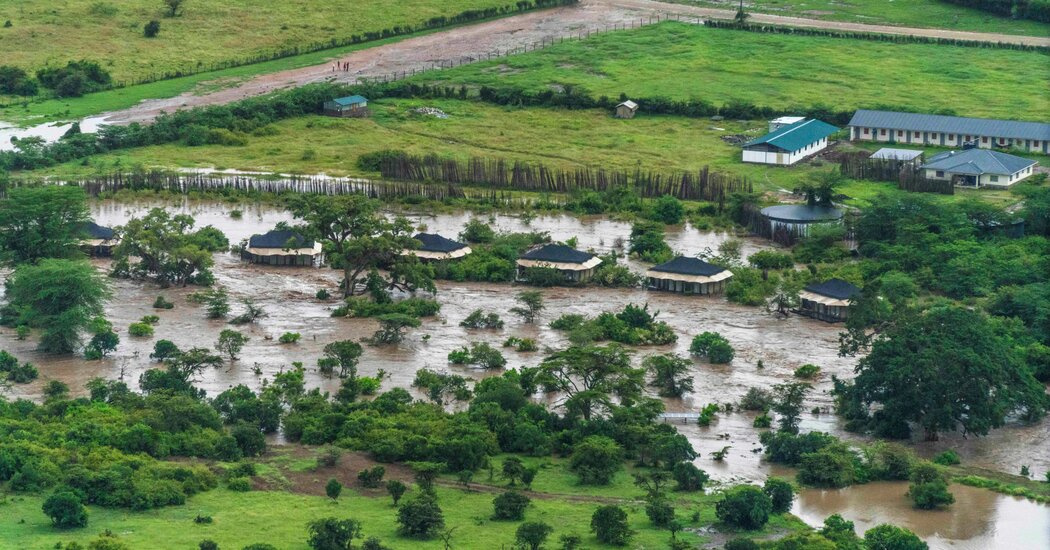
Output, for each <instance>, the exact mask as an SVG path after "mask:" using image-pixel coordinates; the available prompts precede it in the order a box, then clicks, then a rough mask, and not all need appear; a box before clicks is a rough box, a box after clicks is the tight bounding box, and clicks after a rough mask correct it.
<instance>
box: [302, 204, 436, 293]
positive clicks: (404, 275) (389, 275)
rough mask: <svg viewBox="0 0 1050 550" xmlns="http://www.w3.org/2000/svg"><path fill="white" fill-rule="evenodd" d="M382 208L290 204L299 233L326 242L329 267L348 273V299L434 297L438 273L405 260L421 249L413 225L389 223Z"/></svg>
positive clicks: (345, 276)
mask: <svg viewBox="0 0 1050 550" xmlns="http://www.w3.org/2000/svg"><path fill="white" fill-rule="evenodd" d="M379 207H380V203H379V202H378V201H376V200H374V199H370V198H368V197H365V196H363V195H339V196H334V197H329V196H317V195H304V196H300V197H296V198H295V199H294V200H293V202H292V204H291V210H292V214H293V215H294V216H295V217H296V218H297V219H300V220H302V221H303V224H302V226H300V227H299V228H298V230H299V231H300V232H301V233H302V234H303V235H308V236H310V237H312V238H314V239H317V240H320V241H322V242H323V243H324V247H325V255H326V256H327V258H328V261H329V262H330V263H331V264H332V266H333V267H336V268H339V269H342V270H343V281H342V283H341V285H342V290H343V296H344V297H350V296H353V295H355V294H363V293H365V292H371V293H372V295H373V297H375V298H377V299H384V298H387V297H386V296H384V293H383V291H389V290H393V289H398V290H402V291H406V292H415V291H416V290H418V289H423V290H427V291H430V292H435V291H436V288H435V287H434V270H433V268H432V267H430V266H428V265H426V264H423V263H422V262H420V261H419V259H418V258H416V257H415V256H414V255H411V254H407V255H402V254H401V252H402V251H403V250H405V249H411V248H415V247H416V246H418V245H419V242H418V241H416V240H414V239H413V238H412V236H411V232H412V224H411V223H410V222H409V221H408V220H407V219H405V218H402V217H397V218H394V219H393V220H390V219H387V218H386V217H385V216H383V215H382V213H381V212H379ZM381 268H384V269H386V274H385V275H383V274H381V273H380V271H379V270H380V269H381ZM366 282H367V283H368V284H365V283H366Z"/></svg>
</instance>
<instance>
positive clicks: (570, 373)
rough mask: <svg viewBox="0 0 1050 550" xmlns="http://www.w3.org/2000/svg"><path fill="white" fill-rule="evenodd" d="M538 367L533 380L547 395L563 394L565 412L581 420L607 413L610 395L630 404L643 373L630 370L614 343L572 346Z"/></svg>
mask: <svg viewBox="0 0 1050 550" xmlns="http://www.w3.org/2000/svg"><path fill="white" fill-rule="evenodd" d="M539 368H540V371H539V374H538V376H537V381H538V382H539V383H540V384H542V385H543V387H544V389H545V390H547V391H548V392H561V393H563V394H565V395H566V399H565V409H566V410H567V411H568V412H569V414H571V415H573V416H579V417H582V418H583V419H584V420H590V419H591V417H592V416H594V415H596V414H599V413H601V412H602V411H607V410H609V407H610V405H612V397H613V396H615V397H617V398H619V400H620V403H621V404H624V405H626V404H630V403H632V402H633V401H634V400H636V399H638V397H640V396H641V393H642V387H643V386H644V384H645V370H644V369H636V368H633V367H631V358H630V356H629V355H628V354H627V351H626V350H625V349H624V348H623V347H622V346H619V345H617V344H612V345H608V346H572V347H570V348H568V349H565V350H562V351H557V352H554V353H552V354H551V355H548V356H547V357H546V358H545V359H544V360H543V363H541V364H540V367H539Z"/></svg>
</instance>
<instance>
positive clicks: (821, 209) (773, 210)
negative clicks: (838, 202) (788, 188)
mask: <svg viewBox="0 0 1050 550" xmlns="http://www.w3.org/2000/svg"><path fill="white" fill-rule="evenodd" d="M762 215H763V216H765V217H767V218H769V219H771V220H777V221H782V222H794V223H809V222H821V221H833V220H838V219H841V218H842V215H843V211H842V209H840V208H834V207H831V206H809V205H808V204H780V205H777V206H767V207H765V208H763V209H762Z"/></svg>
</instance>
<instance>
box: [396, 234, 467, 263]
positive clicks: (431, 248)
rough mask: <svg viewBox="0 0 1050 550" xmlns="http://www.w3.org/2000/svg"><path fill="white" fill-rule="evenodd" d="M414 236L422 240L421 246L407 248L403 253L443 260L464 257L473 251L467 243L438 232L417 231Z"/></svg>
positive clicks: (429, 259) (426, 259) (427, 258)
mask: <svg viewBox="0 0 1050 550" xmlns="http://www.w3.org/2000/svg"><path fill="white" fill-rule="evenodd" d="M412 238H413V239H415V240H417V241H419V242H420V246H419V248H414V249H407V248H406V249H405V250H402V251H401V254H402V255H406V256H407V255H412V256H415V257H417V258H419V259H420V260H423V261H431V262H442V261H445V260H454V259H456V258H462V257H463V256H466V255H467V254H470V253H471V250H470V247H469V246H467V245H466V244H464V243H461V242H457V241H453V240H452V239H449V238H446V237H442V236H441V235H438V234H436V233H417V234H416V235H415V236H414V237H412Z"/></svg>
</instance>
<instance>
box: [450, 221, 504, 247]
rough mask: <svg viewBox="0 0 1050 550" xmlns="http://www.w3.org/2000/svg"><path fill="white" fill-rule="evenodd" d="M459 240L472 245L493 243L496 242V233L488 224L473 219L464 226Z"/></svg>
mask: <svg viewBox="0 0 1050 550" xmlns="http://www.w3.org/2000/svg"><path fill="white" fill-rule="evenodd" d="M459 238H460V239H463V240H464V241H466V242H468V243H471V244H481V243H491V242H492V241H494V240H496V231H495V230H494V229H492V227H491V226H490V225H488V224H487V223H485V222H483V221H481V220H478V219H473V220H470V221H469V222H467V225H465V226H463V231H461V232H460V234H459Z"/></svg>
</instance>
